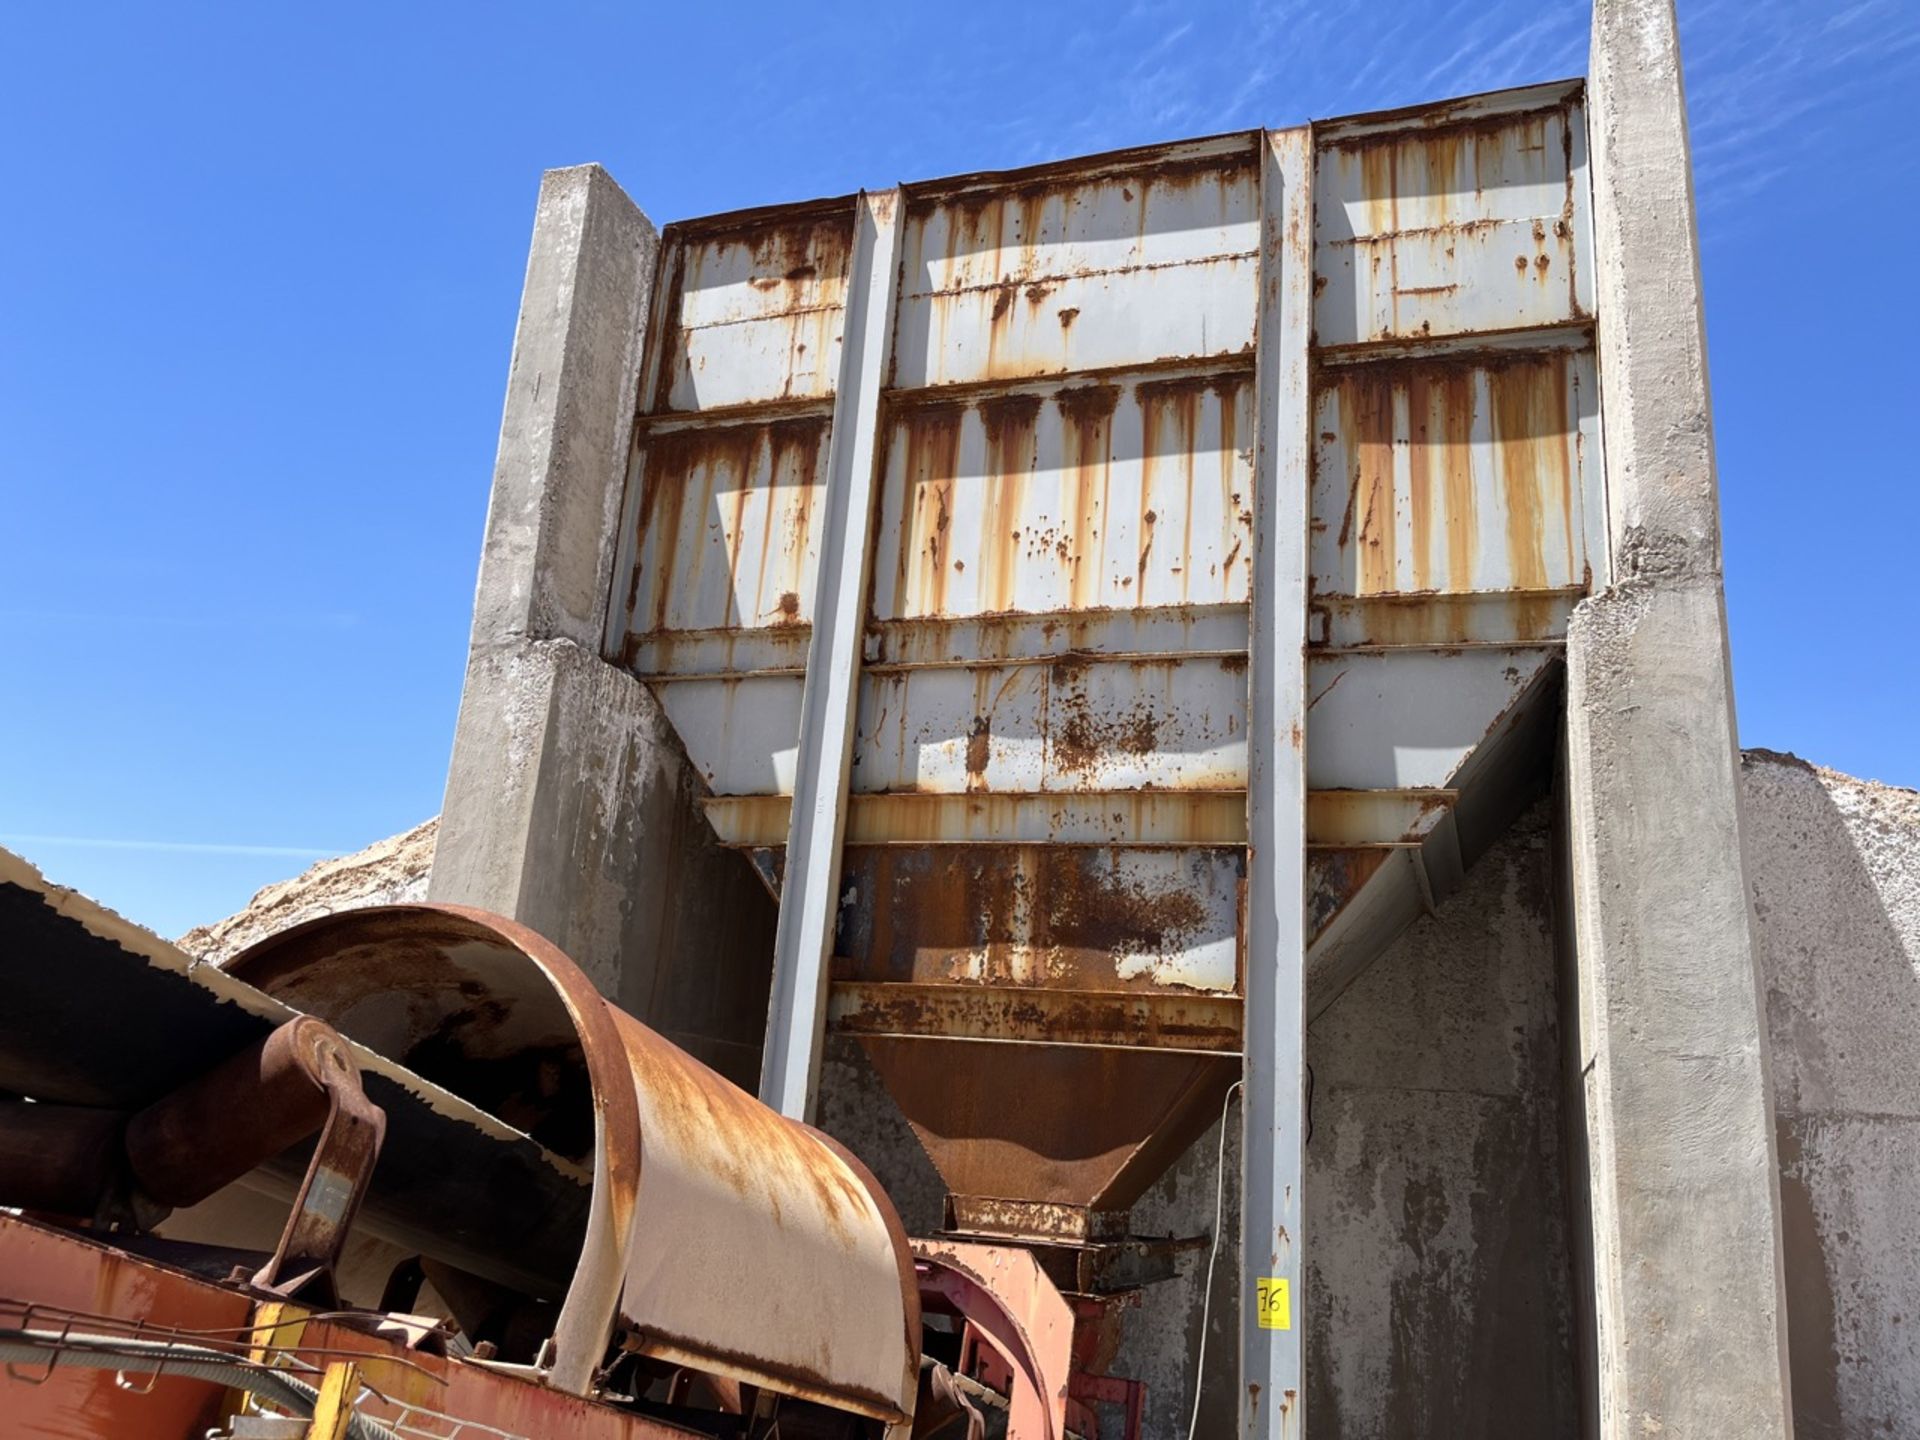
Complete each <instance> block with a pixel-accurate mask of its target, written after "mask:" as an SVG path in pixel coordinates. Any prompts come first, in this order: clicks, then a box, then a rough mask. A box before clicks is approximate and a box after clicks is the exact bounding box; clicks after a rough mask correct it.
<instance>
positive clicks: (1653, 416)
mask: <svg viewBox="0 0 1920 1440" xmlns="http://www.w3.org/2000/svg"><path fill="white" fill-rule="evenodd" d="M1590 74H1591V80H1590V103H1591V116H1592V119H1591V130H1592V141H1593V156H1594V165H1593V172H1594V223H1595V259H1596V269H1597V289H1596V300H1597V306H1598V332H1599V333H1598V345H1599V357H1600V384H1601V419H1602V424H1603V426H1604V428H1605V437H1606V475H1607V492H1608V496H1607V498H1608V510H1609V529H1610V531H1611V540H1612V549H1613V557H1612V576H1611V584H1609V585H1608V586H1607V587H1606V588H1604V589H1602V590H1600V591H1598V592H1597V593H1595V594H1594V595H1593V596H1592V597H1591V598H1589V599H1588V600H1587V601H1585V602H1583V603H1582V604H1581V606H1580V607H1579V608H1578V609H1577V610H1576V611H1575V613H1574V616H1573V619H1572V622H1571V624H1570V626H1569V632H1568V641H1567V651H1568V687H1567V688H1568V695H1567V705H1568V716H1567V745H1566V758H1567V774H1566V788H1567V798H1568V818H1567V828H1568V832H1569V833H1568V835H1567V837H1566V838H1567V847H1566V848H1567V853H1568V855H1569V859H1570V871H1571V874H1570V876H1569V887H1568V888H1569V891H1570V895H1571V901H1572V910H1573V914H1572V921H1573V924H1572V937H1571V938H1572V944H1573V949H1574V957H1573V958H1574V975H1575V978H1576V982H1577V992H1578V1001H1579V1003H1578V1020H1579V1025H1578V1028H1579V1033H1578V1036H1577V1043H1578V1047H1579V1048H1578V1058H1579V1062H1580V1074H1581V1076H1582V1088H1583V1103H1584V1119H1585V1134H1584V1137H1583V1139H1584V1150H1585V1158H1586V1162H1587V1168H1588V1170H1589V1173H1590V1179H1591V1192H1590V1193H1591V1210H1590V1213H1591V1219H1590V1226H1589V1231H1590V1233H1589V1236H1588V1237H1587V1238H1588V1243H1589V1245H1590V1251H1591V1261H1592V1272H1593V1289H1594V1308H1595V1312H1596V1313H1595V1323H1594V1326H1593V1334H1594V1342H1593V1343H1594V1348H1595V1351H1596V1354H1595V1355H1594V1357H1593V1358H1594V1361H1595V1364H1594V1366H1593V1371H1594V1373H1595V1375H1596V1376H1597V1380H1596V1384H1597V1388H1598V1393H1597V1395H1595V1396H1593V1397H1592V1402H1593V1403H1592V1411H1593V1414H1594V1415H1595V1416H1596V1418H1597V1427H1598V1433H1599V1434H1601V1435H1602V1436H1606V1437H1620V1440H1626V1437H1629V1436H1631V1437H1635V1440H1638V1437H1642V1436H1646V1435H1652V1434H1656V1433H1657V1434H1662V1435H1669V1436H1721V1435H1739V1436H1742V1437H1766V1436H1787V1435H1790V1434H1791V1433H1792V1418H1791V1406H1790V1397H1789V1393H1788V1378H1787V1377H1788V1372H1787V1363H1786V1306H1785V1299H1784V1287H1783V1266H1782V1252H1781V1243H1780V1214H1779V1186H1778V1172H1777V1165H1776V1158H1775V1152H1774V1120H1773V1104H1772V1093H1771V1091H1772V1087H1771V1079H1770V1075H1769V1072H1768V1058H1767V1035H1766V1026H1765V1011H1764V996H1763V992H1762V988H1761V984H1760V980H1759V976H1758V973H1757V969H1756V964H1755V956H1754V946H1753V935H1752V925H1753V919H1752V914H1751V907H1750V896H1749V892H1748V887H1747V881H1746V876H1745V873H1744V867H1743V864H1742V856H1741V837H1740V813H1739V749H1738V740H1737V737H1736V734H1735V726H1734V715H1733V691H1732V683H1731V674H1730V669H1729V658H1728V646H1727V630H1726V615H1725V605H1724V600H1723V597H1722V588H1721V571H1720V530H1719V491H1718V478H1717V475H1716V471H1715V464H1714V453H1713V425H1712V412H1711V405H1710V400H1709V395H1708V386H1707V362H1706V337H1705V328H1704V325H1703V320H1702V311H1701V299H1700V279H1699V257H1698V246H1697V240H1696V233H1695V224H1694V208H1693V194H1692V184H1691V176H1690V170H1689V155H1688V143H1687V128H1686V111H1685V102H1684V96H1683V91H1682V85H1681V74H1680V58H1679V51H1678V44H1677V38H1676V33H1675V26H1674V15H1673V7H1672V4H1671V0H1599V3H1597V4H1596V5H1595V7H1594V26H1593V55H1592V64H1591V66H1590Z"/></svg>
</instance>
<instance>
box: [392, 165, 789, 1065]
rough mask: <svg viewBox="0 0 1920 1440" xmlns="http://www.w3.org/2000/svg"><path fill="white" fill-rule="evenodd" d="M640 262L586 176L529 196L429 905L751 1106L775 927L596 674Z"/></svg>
mask: <svg viewBox="0 0 1920 1440" xmlns="http://www.w3.org/2000/svg"><path fill="white" fill-rule="evenodd" d="M658 249H659V240H658V236H657V234H656V233H655V231H654V227H653V225H652V222H650V221H649V220H648V219H647V217H646V216H645V215H643V214H642V213H641V212H640V211H639V209H638V208H636V207H635V206H634V204H633V202H632V201H631V200H629V199H628V198H627V197H626V195H625V194H624V193H623V192H622V191H621V190H620V188H619V186H617V185H616V184H614V182H613V181H612V179H611V178H609V177H608V176H607V174H606V172H605V171H603V170H601V169H600V168H599V167H598V166H592V165H588V166H580V167H577V168H575V169H571V170H556V171H551V172H549V173H548V174H547V176H546V177H545V179H544V180H543V182H542V184H541V187H540V201H539V209H538V214H537V217H536V221H535V227H534V238H533V247H532V253H531V255H530V257H529V259H528V262H527V277H526V288H525V291H524V293H523V296H522V299H521V308H520V321H519V328H518V330H517V331H516V333H515V337H514V349H513V363H512V371H511V375H510V377H509V380H508V385H507V399H506V407H505V413H504V415H503V417H502V420H501V426H500V449H499V457H498V460H497V462H496V465H495V470H494V479H493V493H492V499H491V501H490V503H489V505H488V510H487V526H486V538H485V542H484V546H483V549H482V554H481V560H480V579H479V587H478V593H477V595H476V598H475V601H474V620H473V637H472V645H471V649H470V652H469V656H468V662H467V676H466V685H465V688H464V690H463V692H462V695H461V702H460V719H459V724H458V727H457V729H456V732H455V737H454V749H453V759H452V763H451V765H450V766H449V767H448V773H447V792H446V803H445V807H444V809H443V811H442V816H441V833H440V840H439V846H438V851H437V853H436V855H435V857H434V863H433V873H432V877H431V879H430V881H429V884H428V894H429V896H430V897H431V898H432V899H434V900H441V901H450V902H453V903H457V904H466V905H477V906H481V907H482V908H485V909H489V910H494V911H497V912H499V913H501V914H505V915H509V916H512V917H513V918H514V919H517V920H520V921H522V922H523V923H525V924H527V925H529V926H531V927H532V928H533V929H535V930H537V931H539V932H540V933H541V934H543V935H545V936H547V937H548V938H549V939H551V940H552V941H554V943H556V944H557V945H559V946H560V947H561V949H563V950H565V951H566V952H567V953H568V954H570V955H571V956H573V957H574V959H575V960H577V961H578V962H579V963H580V964H581V966H582V967H583V968H584V969H585V970H586V971H587V973H588V974H590V975H591V976H593V978H594V980H595V983H596V984H598V985H599V986H600V987H601V989H602V990H604V991H605V992H606V993H607V994H608V995H610V996H612V997H613V998H614V999H616V1000H617V1001H618V1002H619V1003H620V1004H621V1005H622V1006H623V1007H625V1008H626V1009H627V1010H629V1011H631V1012H632V1013H633V1014H634V1015H636V1016H638V1017H639V1018H641V1019H643V1020H645V1021H646V1022H647V1023H649V1024H650V1025H652V1026H653V1027H654V1028H655V1029H657V1030H660V1031H661V1032H662V1033H664V1034H666V1035H668V1036H669V1037H670V1038H672V1039H673V1040H674V1041H676V1042H677V1043H679V1044H680V1045H681V1046H683V1047H684V1048H685V1049H687V1050H689V1051H691V1052H692V1053H693V1054H695V1055H697V1056H698V1057H699V1058H700V1059H702V1060H704V1061H706V1062H707V1063H708V1064H710V1065H712V1066H714V1067H715V1068H716V1069H718V1070H719V1071H720V1072H721V1073H723V1074H725V1075H727V1076H728V1077H729V1078H732V1079H735V1080H740V1081H742V1082H743V1083H747V1084H749V1085H750V1084H751V1077H752V1075H753V1073H754V1072H755V1070H756V1068H757V1065H758V1057H759V1050H760V1041H761V1036H762V1034H763V1032H764V1028H765V1023H766V993H767V958H766V957H767V954H768V951H769V948H770V944H771V937H772V926H773V920H774V913H773V907H772V905H771V903H770V902H769V901H768V899H767V897H766V894H765V892H764V890H763V889H762V888H761V886H760V884H759V882H758V880H757V879H755V878H754V876H753V874H752V871H751V870H750V868H749V867H748V866H747V865H746V863H745V862H744V861H742V860H741V859H739V858H738V857H736V856H733V855H730V854H728V853H726V852H724V851H722V850H721V849H719V847H718V846H717V845H716V844H715V843H714V841H713V838H712V835H711V832H710V831H709V829H708V827H707V825H706V823H705V820H704V818H703V817H702V816H701V815H700V813H699V811H698V807H697V801H698V798H699V788H698V781H697V779H696V777H695V776H694V774H693V772H692V768H691V767H690V766H689V765H688V764H687V762H686V758H685V756H684V753H683V752H682V751H681V749H680V745H679V742H678V740H677V739H676V738H675V737H674V735H673V734H672V731H671V728H670V727H669V726H668V725H667V723H666V721H665V719H664V717H663V716H662V714H661V712H660V709H659V706H658V704H657V703H656V702H655V700H654V698H653V696H652V695H651V693H650V692H648V691H647V689H646V687H645V686H643V685H641V684H640V683H639V682H637V681H636V680H634V679H633V678H632V677H631V676H630V675H628V674H626V673H625V672H624V671H621V670H619V669H618V668H616V667H614V666H612V665H609V664H607V663H606V662H605V661H604V660H603V659H602V656H601V644H602V639H603V634H604V630H605V626H606V616H607V608H608V593H607V587H608V585H609V583H610V582H609V578H608V577H609V575H610V574H611V569H612V563H613V551H614V547H615V544H616V540H617V533H618V524H617V521H618V515H619V509H620V504H621V498H622V494H623V492H624V487H625V483H626V465H627V457H628V453H629V449H630V444H631V439H632V430H633V415H634V404H635V386H636V380H637V377H636V372H637V368H638V364H639V356H640V348H641V343H642V337H643V335H644V334H645V328H646V316H647V308H648V304H649V301H650V295H651V289H652V283H653V272H654V265H655V260H656V257H657V254H658Z"/></svg>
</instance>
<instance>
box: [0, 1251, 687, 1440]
mask: <svg viewBox="0 0 1920 1440" xmlns="http://www.w3.org/2000/svg"><path fill="white" fill-rule="evenodd" d="M0 1275H4V1276H5V1277H6V1287H7V1290H8V1292H9V1293H8V1296H7V1299H6V1300H5V1301H0V1326H4V1327H5V1328H8V1329H16V1328H17V1329H24V1330H30V1331H34V1332H42V1333H44V1332H52V1333H54V1334H58V1333H59V1332H60V1331H62V1330H63V1329H66V1330H78V1331H85V1332H88V1333H93V1334H101V1335H105V1336H125V1337H128V1338H133V1339H138V1340H140V1341H143V1342H146V1343H147V1344H153V1343H156V1342H162V1341H167V1340H178V1341H179V1342H180V1343H182V1344H184V1345H188V1346H191V1347H193V1348H194V1349H195V1350H197V1351H200V1352H202V1353H204V1352H206V1351H209V1350H213V1351H220V1352H225V1353H227V1354H230V1355H231V1356H233V1358H234V1359H235V1360H236V1361H247V1360H259V1361H264V1362H267V1363H271V1364H272V1365H274V1366H276V1367H282V1368H290V1369H293V1370H294V1371H295V1373H297V1374H298V1375H300V1376H301V1377H302V1378H304V1379H306V1380H307V1381H308V1382H309V1383H313V1382H314V1381H316V1380H317V1379H318V1374H319V1368H320V1367H321V1366H323V1365H324V1364H326V1363H327V1362H328V1361H329V1360H334V1359H337V1358H339V1357H341V1356H352V1357H355V1359H356V1360H358V1362H359V1363H360V1365H361V1367H362V1371H363V1378H364V1380H365V1383H366V1385H367V1386H368V1387H370V1388H368V1389H366V1390H362V1391H361V1392H360V1393H359V1394H358V1395H357V1396H356V1397H355V1398H356V1401H357V1405H356V1409H357V1410H358V1412H359V1413H360V1414H363V1415H365V1416H367V1417H368V1418H370V1419H373V1420H376V1421H379V1422H381V1423H383V1424H385V1425H388V1426H389V1427H392V1428H394V1429H397V1430H400V1431H401V1433H403V1434H406V1435H410V1436H436V1437H438V1436H447V1437H452V1436H459V1435H485V1436H489V1437H510V1436H525V1437H536V1440H538V1437H546V1436H556V1435H567V1436H569V1437H575V1440H682V1437H685V1436H687V1435H689V1434H691V1433H692V1432H689V1431H686V1430H682V1429H680V1428H679V1427H677V1426H673V1425H668V1424H664V1423H662V1422H660V1421H657V1420H654V1419H651V1418H649V1417H647V1416H644V1415H637V1414H634V1413H633V1412H632V1411H631V1410H623V1409H616V1408H614V1407H613V1406H610V1405H603V1404H596V1403H594V1402H592V1401H589V1400H583V1399H581V1398H580V1397H578V1396H574V1395H569V1394H567V1393H566V1392H565V1391H562V1390H555V1389H553V1388H551V1387H549V1386H545V1385H538V1384H534V1383H531V1382H530V1381H528V1380H526V1379H523V1378H521V1377H519V1376H517V1375H514V1374H511V1373H506V1372H504V1371H501V1370H498V1369H493V1368H489V1367H486V1366H483V1365H480V1364H475V1363H472V1362H469V1361H463V1360H459V1359H455V1358H451V1357H448V1356H444V1355H436V1354H432V1353H430V1352H429V1351H427V1350H423V1349H412V1348H405V1347H403V1346H402V1345H401V1344H399V1343H398V1342H396V1341H393V1340H390V1339H385V1338H382V1337H380V1336H376V1335H370V1334H368V1333H366V1332H365V1331H364V1330H362V1329H357V1328H354V1327H353V1326H352V1325H349V1324H342V1323H339V1322H338V1321H333V1320H326V1319H307V1320H305V1321H304V1322H303V1323H300V1324H295V1325H284V1326H279V1327H276V1328H274V1329H272V1330H267V1329H264V1328H254V1327H255V1326H256V1325H260V1324H262V1323H263V1322H262V1321H261V1312H262V1311H263V1310H264V1308H265V1307H262V1306H257V1305H256V1304H255V1302H254V1300H253V1299H252V1298H251V1297H249V1296H247V1295H245V1294H243V1293H241V1292H240V1291H238V1290H235V1289H229V1288H225V1287H222V1286H218V1285H214V1284H211V1283H209V1282H207V1281H205V1280H202V1279H199V1278H196V1277H194V1276H190V1275H186V1274H183V1273H181V1272H179V1271H177V1270H173V1269H170V1268H168V1267H167V1266H165V1265H161V1264H157V1263H154V1262H152V1261H150V1260H145V1259H141V1258H139V1257H136V1256H133V1255H129V1254H127V1253H125V1252H124V1251H122V1250H117V1249H114V1248H112V1247H111V1246H109V1245H107V1244H104V1243H102V1241H101V1239H100V1237H97V1236H86V1235H80V1234H70V1233H63V1232H59V1231H54V1230H49V1229H45V1228H42V1227H40V1226H37V1225H34V1224H32V1223H30V1222H28V1221H25V1220H22V1219H20V1218H18V1217H16V1216H12V1215H7V1214H0ZM51 1348H52V1347H50V1349H51ZM156 1365H158V1366H159V1369H158V1370H157V1371H156V1370H155V1366H156ZM11 1369H12V1373H11V1375H10V1377H9V1379H8V1381H7V1382H6V1383H4V1384H3V1385H0V1394H4V1396H5V1406H6V1415H7V1424H8V1426H9V1430H8V1433H9V1434H20V1435H31V1436H35V1437H39V1440H123V1437H125V1436H129V1435H139V1436H143V1437H151V1440H201V1437H203V1436H206V1435H208V1434H213V1433H216V1432H219V1431H221V1430H222V1426H221V1417H222V1416H224V1415H226V1414H229V1413H230V1407H231V1404H232V1400H233V1394H232V1392H230V1391H229V1390H228V1389H226V1387H224V1386H221V1385H218V1384H213V1383H209V1382H207V1381H204V1380H194V1379H188V1378H185V1377H183V1376H181V1375H179V1374H178V1373H175V1374H171V1375H169V1374H167V1373H166V1371H165V1366H164V1363H163V1362H156V1361H154V1360H151V1359H149V1360H147V1361H146V1362H145V1363H144V1364H141V1363H137V1362H129V1363H128V1365H127V1369H126V1372H125V1374H124V1377H123V1376H121V1375H117V1374H116V1372H115V1371H113V1370H111V1369H106V1370H80V1369H73V1368H68V1367H65V1366H60V1365H58V1364H56V1365H55V1366H54V1367H53V1368H52V1369H51V1370H48V1371H44V1372H43V1370H42V1368H41V1367H40V1366H39V1365H37V1364H35V1363H33V1362H23V1363H22V1364H20V1365H18V1366H15V1367H11ZM43 1373H44V1375H45V1379H44V1380H42V1379H41V1378H40V1377H41V1376H42V1374H43ZM149 1387H150V1388H149Z"/></svg>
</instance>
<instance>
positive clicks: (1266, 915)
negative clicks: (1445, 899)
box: [1240, 128, 1313, 1440]
mask: <svg viewBox="0 0 1920 1440" xmlns="http://www.w3.org/2000/svg"><path fill="white" fill-rule="evenodd" d="M1263 149H1264V154H1263V157H1262V170H1261V180H1260V193H1261V212H1262V213H1261V236H1260V320H1259V330H1258V336H1257V339H1258V354H1257V356H1256V360H1255V392H1256V397H1257V398H1256V401H1255V403H1256V404H1257V406H1258V407H1259V408H1258V410H1257V411H1256V422H1255V423H1256V425H1257V426H1258V435H1259V441H1258V452H1257V456H1256V459H1255V466H1256V469H1255V474H1254V485H1253V494H1254V550H1253V635H1252V649H1251V656H1250V659H1251V664H1250V665H1249V671H1250V686H1251V691H1250V694H1249V696H1248V719H1247V740H1248V744H1247V762H1248V764H1247V769H1248V775H1247V842H1248V852H1247V966H1246V1012H1245V1013H1246V1038H1245V1068H1244V1071H1243V1076H1244V1081H1245V1086H1246V1089H1245V1093H1244V1095H1243V1097H1242V1099H1243V1105H1242V1111H1241V1113H1242V1117H1243V1120H1242V1124H1243V1127H1244V1129H1243V1134H1244V1137H1245V1138H1244V1146H1243V1149H1242V1152H1241V1154H1242V1157H1243V1158H1242V1173H1241V1212H1240V1214H1241V1232H1240V1236H1241V1244H1240V1255H1241V1279H1240V1434H1241V1435H1242V1436H1243V1437H1249V1440H1251V1437H1256V1436H1258V1437H1262V1440H1264V1437H1271V1436H1290V1437H1295V1440H1297V1437H1298V1436H1299V1435H1300V1434H1301V1433H1302V1430H1301V1427H1302V1423H1303V1422H1302V1416H1303V1410H1304V1405H1305V1399H1306V1385H1305V1378H1306V1377H1305V1369H1304V1365H1303V1356H1304V1354H1305V1347H1304V1346H1303V1345H1302V1344H1301V1328H1302V1322H1303V1320H1304V1318H1305V1311H1306V1295H1305V1292H1304V1285H1303V1273H1304V1265H1303V1263H1302V1259H1303V1254H1304V1251H1303V1248H1302V1246H1303V1239H1302V1235H1301V1221H1302V1217H1303V1216H1304V1214H1305V1206H1304V1205H1303V1204H1302V1198H1301V1180H1302V1178H1303V1173H1304V1169H1305V1160H1306V1151H1305V1148H1304V1144H1303V1139H1304V1135H1303V1131H1304V1126H1305V1119H1306V1115H1305V1099H1306V1089H1305V1079H1306V1075H1305V1065H1306V1062H1305V1056H1304V1054H1303V1049H1304V1041H1305V1038H1306V1003H1305V1002H1306V995H1305V966H1306V953H1307V933H1306V917H1305V896H1306V839H1307V836H1306V817H1307V778H1306V641H1307V595H1306V574H1307V510H1308V494H1309V476H1308V465H1309V462H1310V455H1311V452H1310V450H1309V448H1308V447H1309V432H1310V429H1311V424H1312V394H1311V372H1310V367H1309V355H1308V347H1309V345H1310V343H1311V336H1312V305H1313V191H1312V176H1313V134H1312V131H1311V130H1309V129H1306V128H1302V129H1297V130H1278V131H1273V132H1270V133H1268V134H1267V135H1266V136H1265V137H1264V146H1263Z"/></svg>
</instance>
